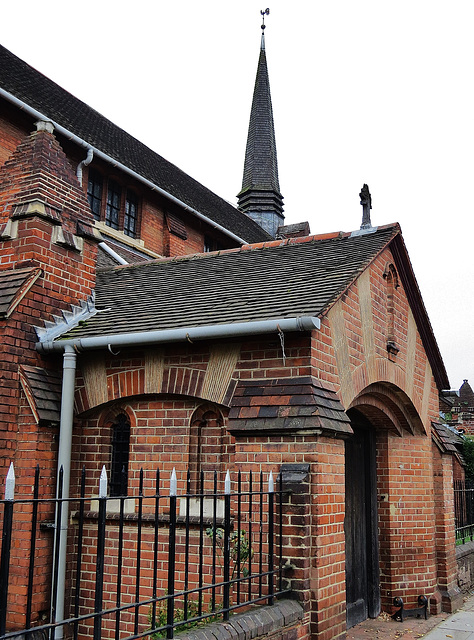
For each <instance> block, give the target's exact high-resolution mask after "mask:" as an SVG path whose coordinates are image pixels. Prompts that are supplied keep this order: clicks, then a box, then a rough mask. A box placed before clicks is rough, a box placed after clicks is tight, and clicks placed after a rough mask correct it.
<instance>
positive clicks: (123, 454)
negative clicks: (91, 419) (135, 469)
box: [110, 413, 130, 497]
mask: <svg viewBox="0 0 474 640" xmlns="http://www.w3.org/2000/svg"><path fill="white" fill-rule="evenodd" d="M129 453H130V421H129V419H128V417H127V416H126V415H125V414H124V413H120V414H119V415H118V416H117V417H116V418H115V420H114V422H113V424H112V468H111V472H110V495H111V496H112V497H117V496H124V495H127V485H128V459H129Z"/></svg>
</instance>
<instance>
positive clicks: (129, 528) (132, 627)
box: [0, 469, 284, 640]
mask: <svg viewBox="0 0 474 640" xmlns="http://www.w3.org/2000/svg"><path fill="white" fill-rule="evenodd" d="M104 474H105V469H103V472H102V476H101V482H100V487H101V488H100V490H99V492H98V495H96V496H95V497H91V496H88V497H87V496H86V473H85V470H84V469H83V470H82V475H81V483H80V486H81V489H80V495H79V497H75V498H68V499H64V498H62V493H61V492H62V477H61V474H60V479H59V485H58V486H59V491H58V498H56V499H45V498H39V497H38V496H39V495H40V494H41V483H40V476H39V470H38V469H37V470H36V475H35V480H34V485H33V498H29V499H16V498H15V495H14V492H13V489H12V486H11V485H12V480H11V477H10V479H9V481H8V482H7V491H6V494H5V499H4V500H1V501H0V504H1V505H2V509H1V517H2V518H3V523H2V527H3V537H2V548H1V556H0V638H2V639H3V638H4V639H6V638H15V637H19V636H21V635H23V634H25V633H26V634H27V633H28V632H30V633H32V632H34V633H35V638H36V639H38V638H40V637H42V638H45V639H46V638H50V639H51V640H54V638H55V637H71V638H74V640H78V639H79V638H86V637H87V638H90V637H93V638H94V640H100V639H101V638H104V639H105V638H107V639H108V638H115V639H117V640H118V639H120V640H132V639H135V638H141V637H146V636H150V635H151V636H152V637H153V638H154V640H156V639H157V638H173V635H174V632H175V630H176V629H179V630H181V629H183V628H190V627H194V626H200V625H202V624H204V623H205V622H206V621H210V620H216V619H224V620H227V619H228V618H229V614H230V613H231V612H232V611H234V610H235V609H241V608H244V607H248V606H250V605H254V604H258V603H268V604H273V601H274V598H275V597H277V596H279V595H280V594H282V593H283V592H284V588H283V582H282V566H283V561H282V554H283V547H282V544H283V543H282V540H283V536H282V533H283V532H282V515H283V514H282V500H281V495H282V494H281V487H278V488H277V489H278V490H277V491H275V488H274V485H273V477H272V475H271V474H270V476H269V477H268V478H267V479H266V480H264V477H263V474H261V473H260V474H259V475H258V476H257V477H256V476H255V475H253V476H252V473H251V472H249V473H246V474H241V473H240V472H239V473H238V474H236V478H235V482H234V483H232V482H231V476H230V474H229V473H227V475H226V478H225V481H224V482H223V483H222V484H223V485H224V486H223V490H222V488H221V490H219V488H220V483H219V482H218V475H217V472H215V473H214V475H213V478H211V479H206V482H205V478H204V474H202V473H201V474H200V476H199V477H198V478H197V482H195V484H197V486H198V488H199V491H198V492H195V493H191V478H190V474H189V472H188V474H187V477H186V478H184V479H183V481H182V482H183V486H182V489H183V490H182V491H181V492H180V491H179V490H178V481H177V478H176V474H175V472H174V470H173V473H172V474H171V477H170V480H169V482H168V481H166V483H164V484H165V485H166V486H165V487H164V486H162V483H161V480H160V473H159V471H157V472H156V475H155V474H153V475H154V478H153V481H152V482H150V480H149V478H147V482H145V473H144V471H143V469H142V470H141V471H140V474H139V477H138V479H137V480H138V482H137V486H136V488H135V491H134V490H133V487H132V488H131V489H129V491H128V495H121V496H118V497H116V498H110V497H108V496H107V495H106V493H107V490H106V487H107V480H106V477H105V478H104ZM208 482H210V487H209V485H208ZM221 482H222V480H221ZM145 485H147V487H146V488H145ZM148 485H152V486H151V487H150V486H148ZM123 493H125V492H123ZM64 509H66V510H68V511H69V513H70V518H69V520H70V524H69V526H68V528H67V530H65V529H63V528H61V527H58V526H57V524H56V523H60V522H61V512H62V510H64ZM48 517H49V520H48ZM63 521H64V518H63ZM52 531H53V532H55V535H54V541H53V537H52V535H51V532H52ZM65 541H67V572H66V579H65V593H62V592H61V584H62V583H61V580H60V575H59V574H60V570H59V569H58V567H59V565H60V559H59V556H60V545H61V544H64V543H65ZM23 568H24V569H23ZM45 594H46V595H45ZM50 594H51V599H50V601H49V595H50ZM64 597H65V602H64V607H59V608H58V601H59V600H60V599H61V598H64ZM45 601H47V605H48V606H47V608H46V609H45V606H44V602H45ZM59 610H64V611H65V614H64V616H62V617H63V619H58V614H57V612H58V611H59ZM26 637H27V636H26Z"/></svg>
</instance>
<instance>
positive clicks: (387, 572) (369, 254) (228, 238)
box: [0, 33, 460, 640]
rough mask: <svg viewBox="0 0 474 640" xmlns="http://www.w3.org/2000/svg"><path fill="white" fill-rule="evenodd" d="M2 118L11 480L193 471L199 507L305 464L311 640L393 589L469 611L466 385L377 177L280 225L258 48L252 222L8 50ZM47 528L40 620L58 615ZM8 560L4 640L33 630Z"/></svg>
mask: <svg viewBox="0 0 474 640" xmlns="http://www.w3.org/2000/svg"><path fill="white" fill-rule="evenodd" d="M0 107H1V108H0V311H1V324H0V331H1V340H0V350H1V353H2V357H1V361H0V369H1V373H0V376H1V385H0V467H1V471H2V478H1V482H2V483H4V478H5V477H6V474H7V471H8V468H9V466H10V464H11V463H12V462H13V465H14V469H15V474H16V494H15V496H16V497H17V498H21V497H25V498H31V497H32V496H31V486H32V476H33V474H34V467H35V465H37V464H38V465H39V470H40V471H39V472H40V475H41V478H42V480H43V482H42V484H41V487H42V488H41V492H42V493H41V495H40V497H42V498H52V497H54V495H55V491H56V483H57V475H58V470H59V469H60V468H62V473H63V474H64V476H63V477H64V493H63V497H68V496H70V497H71V498H74V497H77V496H78V495H79V490H80V489H79V487H80V483H81V469H82V467H83V466H85V469H86V481H85V486H86V492H87V493H88V495H95V496H97V495H98V484H99V478H100V475H101V470H102V468H103V467H104V466H105V468H106V470H107V474H108V478H109V486H108V494H109V496H111V497H119V496H120V495H122V492H123V491H124V490H125V492H126V494H127V496H130V497H132V496H136V495H138V493H137V492H138V489H139V483H140V473H141V470H143V471H142V473H143V472H144V474H145V480H146V479H147V478H148V477H151V476H152V474H154V473H155V470H156V468H159V469H160V471H161V473H162V474H163V475H166V476H168V475H169V474H171V473H172V471H173V469H175V472H176V475H177V482H178V486H179V487H181V488H182V489H183V490H184V489H185V487H186V477H187V476H186V474H187V472H188V470H189V471H190V474H191V475H190V478H191V479H190V482H191V484H192V486H193V488H195V489H196V490H195V491H194V489H193V493H197V492H198V491H197V490H198V478H199V474H200V473H201V472H206V473H207V472H210V471H212V472H214V471H217V482H218V485H219V488H220V489H221V488H223V487H224V482H225V477H226V473H227V471H230V472H231V473H233V472H237V471H240V472H241V473H244V474H245V473H248V472H250V471H252V472H254V473H256V474H258V473H260V472H263V473H264V474H265V476H267V475H268V474H270V472H272V474H273V476H274V477H275V478H282V477H283V470H284V469H288V468H289V466H290V467H291V469H292V470H293V472H294V476H295V477H296V476H297V477H298V478H299V480H298V483H297V485H298V486H297V487H296V485H295V487H296V488H295V489H294V491H293V494H291V495H292V496H293V497H290V498H288V501H289V503H288V509H290V510H291V508H293V507H294V505H295V504H297V505H298V517H296V516H295V517H294V520H293V522H292V521H291V518H288V521H287V522H286V524H285V527H286V528H285V530H284V533H283V536H284V538H285V540H286V541H287V545H286V547H285V549H286V551H285V553H287V558H286V559H287V562H286V565H285V566H286V569H285V570H286V571H287V574H286V575H287V578H288V580H289V583H288V584H291V585H292V586H291V589H292V594H291V597H292V598H294V599H297V600H298V601H299V602H300V604H301V607H302V612H303V613H302V618H301V620H300V622H299V630H298V634H297V635H298V638H312V639H313V640H332V639H335V638H339V639H342V638H345V637H346V632H347V629H348V628H350V627H351V626H353V625H354V624H357V623H358V622H360V621H362V620H364V619H366V618H367V617H376V616H378V615H379V613H380V612H381V611H382V610H384V611H388V612H390V613H392V611H393V600H394V598H396V597H401V598H403V600H404V602H405V603H406V604H407V606H415V605H416V603H417V599H418V597H419V596H420V595H423V596H426V597H427V598H428V600H429V606H430V609H431V611H432V612H439V611H440V610H441V609H443V610H445V611H453V610H455V609H456V608H457V606H458V605H459V602H460V593H459V590H458V587H457V582H456V557H455V543H454V502H453V493H452V484H453V452H452V451H451V450H450V449H449V448H446V447H444V446H443V444H442V442H441V440H440V438H438V437H437V436H436V430H435V429H434V427H433V424H434V423H436V422H438V420H439V396H440V393H441V392H442V391H443V390H445V389H449V381H448V377H447V374H446V370H445V367H444V364H443V360H442V357H441V355H440V352H439V349H438V346H437V343H436V339H435V337H434V334H433V331H432V328H431V325H430V322H429V319H428V316H427V313H426V309H425V306H424V304H423V299H422V297H421V293H420V290H419V288H418V285H417V281H416V278H415V275H414V273H413V269H412V265H411V262H410V258H409V256H408V253H407V250H406V247H405V244H404V241H403V236H402V232H401V229H400V226H399V225H398V224H397V223H390V224H384V225H381V226H373V225H372V222H371V219H370V207H371V199H370V193H369V190H368V188H367V186H366V185H364V188H363V190H362V192H361V194H360V198H361V203H362V204H363V212H364V216H363V222H362V225H359V224H354V226H355V227H356V228H355V229H354V230H348V231H347V232H343V231H338V230H336V231H334V233H329V234H323V235H317V234H316V235H310V232H309V227H308V225H307V223H300V222H299V220H298V217H299V215H300V213H299V212H292V216H295V222H294V223H293V221H292V223H291V224H288V225H285V219H284V216H283V197H282V195H281V192H280V185H279V178H278V163H277V155H276V142H275V132H274V126H273V114H272V103H271V97H270V85H269V76H268V69H267V61H266V51H265V41H264V35H263V33H262V41H261V48H260V53H259V61H258V68H257V76H256V83H255V90H254V96H253V102H252V107H251V115H250V124H249V133H248V141H247V147H246V156H245V163H244V173H243V181H242V188H241V190H240V192H239V194H238V207H234V206H232V205H230V204H229V203H227V202H226V201H225V200H223V199H222V198H220V197H219V196H217V195H216V194H214V193H213V192H211V191H210V190H209V189H207V188H206V187H205V186H203V185H201V184H199V183H198V182H197V181H195V180H194V179H193V178H191V177H190V176H188V175H187V174H185V173H184V172H183V171H181V170H180V169H179V168H178V167H176V166H175V165H173V164H171V163H169V162H168V161H166V160H165V159H164V158H163V157H161V156H160V155H158V154H157V153H155V152H154V151H152V150H151V149H149V148H148V147H146V146H145V144H143V143H141V142H139V141H138V140H136V139H134V138H133V137H132V136H130V135H129V134H127V133H126V132H125V131H123V130H121V129H120V128H119V127H117V126H116V125H114V124H113V123H111V122H110V121H109V120H107V119H106V118H105V117H104V116H102V115H101V114H99V113H97V112H96V111H95V110H94V109H92V108H91V107H89V106H88V105H86V104H84V103H83V102H81V101H80V100H79V99H77V98H75V97H74V96H72V95H70V94H69V93H68V92H66V91H65V90H64V89H62V88H61V87H59V86H58V85H56V84H55V83H54V82H52V81H51V80H49V79H48V78H46V77H45V76H43V75H42V74H41V73H39V72H38V71H36V70H35V69H33V68H32V67H30V66H29V65H27V64H26V63H24V62H23V61H21V60H19V59H18V58H17V57H15V56H14V55H13V54H12V53H10V52H9V51H7V50H6V49H4V48H2V47H0ZM236 182H237V181H236ZM356 196H357V194H355V197H356ZM359 227H360V228H359ZM315 231H317V230H315ZM288 465H289V466H288ZM124 470H125V478H126V487H124V486H123V483H124V473H123V471H124ZM220 489H219V490H220ZM127 505H128V507H127V509H128V511H127V514H126V517H127V526H128V527H129V529H130V530H129V531H128V534H127V535H130V538H129V539H130V542H129V544H130V545H132V546H133V545H136V544H137V541H136V539H135V538H134V533H133V531H134V527H135V526H136V519H137V518H138V509H139V506H138V505H139V500H132V499H131V500H127ZM292 505H293V506H292ZM285 508H286V507H285ZM112 511H113V509H112ZM43 516H44V517H43V521H42V522H43V525H44V526H41V527H40V526H39V525H38V539H37V543H36V565H35V567H36V573H35V578H34V597H33V600H32V602H33V605H32V610H31V611H30V613H29V614H28V615H30V618H29V619H30V620H31V624H32V625H33V626H34V625H38V624H40V623H41V620H42V616H44V615H45V614H44V612H48V611H49V608H50V606H51V602H50V600H51V590H52V573H51V567H52V564H53V560H52V553H53V537H52V532H51V528H50V527H49V528H48V527H47V526H46V521H49V520H51V517H52V516H51V514H48V513H46V512H44V514H43ZM88 517H89V521H88V522H90V523H93V522H94V518H93V514H92V515H90V516H88ZM108 518H110V521H111V522H112V521H113V519H114V514H113V513H112V512H111V513H110V514H109V515H108ZM150 518H151V516H150ZM40 520H41V514H40ZM73 520H74V517H73V515H71V514H68V510H67V508H65V509H64V511H63V513H62V521H61V529H63V528H64V530H65V531H68V532H69V534H65V535H69V538H68V539H67V543H66V542H65V541H64V542H63V543H62V546H61V549H60V552H59V557H58V559H57V560H56V561H57V562H58V563H59V567H60V570H59V571H60V574H61V572H62V576H63V577H62V579H63V582H62V583H61V584H63V585H65V596H66V597H65V598H63V601H61V602H59V603H57V605H55V606H56V609H55V611H56V615H57V616H58V619H59V620H66V619H67V618H68V617H70V616H71V615H72V614H71V611H70V610H69V609H68V607H70V606H72V605H71V604H70V603H71V597H72V596H71V593H72V592H71V593H68V591H67V589H68V588H69V587H68V585H70V584H71V581H72V579H73V578H72V569H71V565H70V560H71V558H72V556H73V554H74V553H75V547H74V545H75V542H74V540H75V538H74V536H75V535H76V533H74V532H75V531H76V528H77V524H74V522H73ZM71 523H72V524H71ZM87 526H91V527H92V524H90V525H87ZM94 526H95V525H94ZM18 535H20V534H18ZM25 539H26V535H25ZM87 539H88V538H87V537H86V538H85V540H87ZM85 544H87V543H86V542H85ZM150 544H151V543H150ZM285 544H286V543H285ZM13 548H14V551H13V553H14V554H16V556H15V557H16V561H15V564H12V567H11V571H10V585H12V588H10V587H9V595H8V597H9V610H10V611H11V612H12V616H11V618H10V619H7V631H8V630H10V631H13V630H22V629H25V624H26V622H25V621H26V617H25V616H26V615H27V613H26V609H27V607H26V605H25V602H26V587H25V581H26V578H25V576H26V574H27V570H28V562H27V559H25V558H24V557H23V555H24V554H23V552H22V546H21V536H20V537H18V538H17V546H16V547H15V546H14V547H13ZM84 553H86V551H84ZM93 553H95V552H93V551H91V552H90V555H91V557H93ZM85 571H86V570H85ZM87 571H89V572H90V574H91V576H92V575H93V573H94V571H95V567H91V568H89V569H87ZM127 576H128V577H130V576H131V571H130V576H129V575H128V574H127ZM53 582H54V581H53ZM53 591H54V585H53ZM63 592H64V589H63ZM113 598H114V594H107V593H104V599H110V600H111V601H113ZM144 632H145V629H144V628H142V627H140V629H139V633H144ZM135 633H136V632H135ZM130 635H133V630H132V632H131V634H130ZM104 637H109V636H106V635H105V632H104ZM110 637H113V634H111V635H110ZM120 637H122V636H120ZM126 637H128V636H126ZM134 637H137V636H134ZM295 637H296V636H295Z"/></svg>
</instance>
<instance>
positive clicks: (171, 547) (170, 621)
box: [166, 469, 177, 640]
mask: <svg viewBox="0 0 474 640" xmlns="http://www.w3.org/2000/svg"><path fill="white" fill-rule="evenodd" d="M176 493H177V480H176V471H175V469H173V473H172V474H171V480H170V530H169V544H168V602H167V616H166V627H167V628H166V637H167V638H168V640H171V638H173V635H174V626H173V625H174V571H175V562H176Z"/></svg>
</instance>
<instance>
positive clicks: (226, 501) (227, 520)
mask: <svg viewBox="0 0 474 640" xmlns="http://www.w3.org/2000/svg"><path fill="white" fill-rule="evenodd" d="M224 494H225V495H224V602H223V605H224V607H223V611H224V620H228V619H229V606H230V584H229V577H230V576H229V574H230V571H229V566H230V474H229V471H227V474H226V476H225V483H224Z"/></svg>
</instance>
